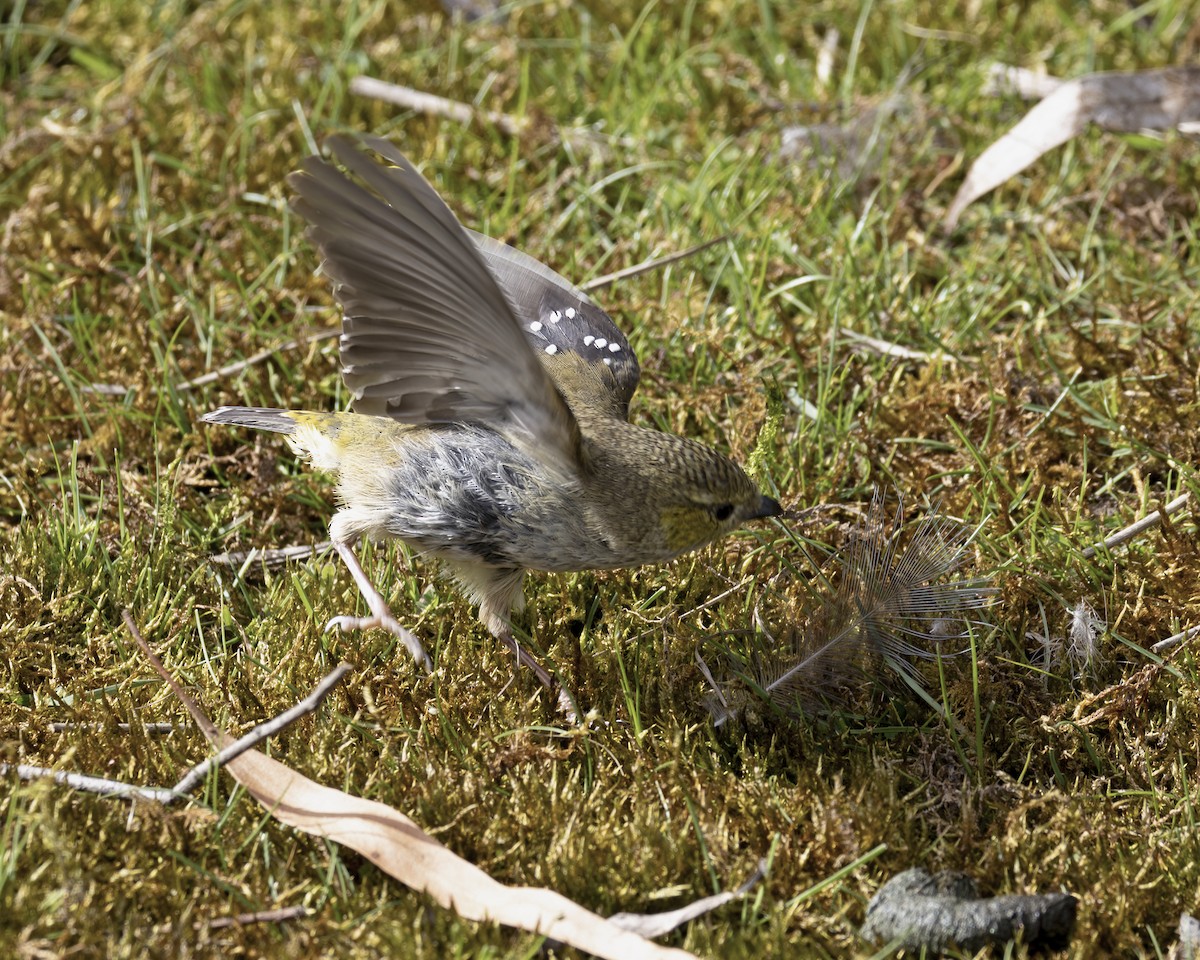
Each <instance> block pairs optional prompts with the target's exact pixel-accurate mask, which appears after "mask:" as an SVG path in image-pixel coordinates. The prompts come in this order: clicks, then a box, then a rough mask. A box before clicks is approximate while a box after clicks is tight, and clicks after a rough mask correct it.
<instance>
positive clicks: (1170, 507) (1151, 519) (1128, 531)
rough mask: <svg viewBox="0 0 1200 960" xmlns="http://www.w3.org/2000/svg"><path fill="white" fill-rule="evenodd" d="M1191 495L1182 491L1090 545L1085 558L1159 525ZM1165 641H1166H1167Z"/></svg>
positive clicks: (1084, 553)
mask: <svg viewBox="0 0 1200 960" xmlns="http://www.w3.org/2000/svg"><path fill="white" fill-rule="evenodd" d="M1190 497H1191V493H1190V492H1187V493H1182V494H1180V495H1179V496H1178V497H1176V498H1175V499H1174V500H1172V501H1171V502H1170V503H1168V504H1167V505H1166V506H1165V507H1163V508H1162V509H1161V510H1155V511H1154V512H1153V513H1149V514H1147V515H1146V516H1144V517H1142V519H1141V520H1138V521H1136V522H1135V523H1131V524H1130V525H1129V526H1127V527H1125V528H1124V529H1122V530H1118V531H1117V532H1116V533H1114V534H1113V535H1112V536H1111V537H1109V538H1108V539H1107V540H1104V541H1103V542H1102V543H1097V544H1094V545H1093V546H1090V547H1088V548H1087V549H1086V550H1084V551H1083V556H1084V559H1090V558H1091V557H1094V556H1095V555H1096V553H1097V552H1098V551H1099V550H1100V549H1101V548H1103V549H1104V550H1111V549H1112V548H1113V547H1115V546H1117V545H1118V544H1121V543H1124V542H1125V541H1126V540H1132V539H1133V538H1134V537H1136V536H1137V535H1138V534H1139V533H1142V532H1143V531H1146V530H1149V529H1150V528H1151V527H1157V526H1158V525H1159V524H1160V523H1162V521H1163V517H1164V516H1170V515H1171V514H1172V513H1174V512H1175V511H1176V510H1178V509H1179V508H1180V507H1182V506H1183V505H1184V504H1185V503H1187V502H1188V499H1189V498H1190ZM1163 642H1164V643H1165V642H1166V641H1163Z"/></svg>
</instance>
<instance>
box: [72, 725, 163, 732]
mask: <svg viewBox="0 0 1200 960" xmlns="http://www.w3.org/2000/svg"><path fill="white" fill-rule="evenodd" d="M107 729H108V724H107V723H52V724H50V730H51V731H52V732H53V733H64V732H65V731H67V730H107ZM117 729H118V730H134V729H137V730H141V731H142V733H174V732H175V724H173V723H136V724H135V723H118V724H117Z"/></svg>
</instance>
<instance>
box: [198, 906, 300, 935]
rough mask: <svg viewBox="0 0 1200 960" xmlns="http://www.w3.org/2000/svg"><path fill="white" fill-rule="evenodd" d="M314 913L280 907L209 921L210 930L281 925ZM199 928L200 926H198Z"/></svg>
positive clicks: (297, 908) (298, 908)
mask: <svg viewBox="0 0 1200 960" xmlns="http://www.w3.org/2000/svg"><path fill="white" fill-rule="evenodd" d="M311 913H312V911H311V910H309V909H308V907H280V908H279V909H278V910H256V911H254V913H239V914H238V915H237V916H236V917H216V918H214V919H212V920H209V921H208V928H209V929H210V930H224V929H225V928H226V927H241V926H244V925H245V924H248V923H279V922H280V921H282V920H298V919H300V918H303V917H307V916H308V915H309V914H311ZM197 926H199V924H197Z"/></svg>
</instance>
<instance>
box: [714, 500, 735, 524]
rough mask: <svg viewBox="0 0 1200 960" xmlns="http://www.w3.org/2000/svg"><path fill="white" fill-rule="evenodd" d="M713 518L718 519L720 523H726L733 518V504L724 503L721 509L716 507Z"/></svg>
mask: <svg viewBox="0 0 1200 960" xmlns="http://www.w3.org/2000/svg"><path fill="white" fill-rule="evenodd" d="M713 516H714V517H716V519H717V522H718V523H724V522H725V521H726V520H728V519H729V518H730V517H732V516H733V504H732V503H723V504H721V505H720V506H719V507H714V508H713Z"/></svg>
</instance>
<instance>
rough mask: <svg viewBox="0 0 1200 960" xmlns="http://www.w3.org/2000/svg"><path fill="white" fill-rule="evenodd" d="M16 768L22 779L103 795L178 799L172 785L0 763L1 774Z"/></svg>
mask: <svg viewBox="0 0 1200 960" xmlns="http://www.w3.org/2000/svg"><path fill="white" fill-rule="evenodd" d="M11 770H15V771H16V772H17V776H18V777H20V778H21V779H22V780H41V779H42V778H46V779H49V780H53V781H54V782H55V783H61V784H62V785H63V786H67V787H71V788H72V789H73V790H83V791H85V792H86V793H97V794H99V795H100V796H102V797H136V798H137V799H139V800H154V801H156V802H158V803H170V802H171V801H172V800H174V799H176V796H175V791H173V790H172V789H171V788H170V787H138V786H134V785H133V784H130V783H122V782H121V781H120V780H109V779H108V778H107V777H89V776H87V775H86V774H83V773H67V772H66V771H63V770H52V769H50V768H49V767H33V766H30V765H28V764H25V763H19V764H17V765H16V766H15V767H14V766H12V765H11V764H7V763H0V776H2V775H5V774H7V773H8V772H9V771H11Z"/></svg>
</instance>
